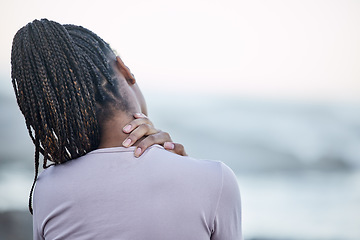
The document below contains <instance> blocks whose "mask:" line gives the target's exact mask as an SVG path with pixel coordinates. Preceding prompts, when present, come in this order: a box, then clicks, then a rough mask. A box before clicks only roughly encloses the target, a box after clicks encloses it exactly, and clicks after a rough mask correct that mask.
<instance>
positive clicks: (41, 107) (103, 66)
mask: <svg viewBox="0 0 360 240" xmlns="http://www.w3.org/2000/svg"><path fill="white" fill-rule="evenodd" d="M112 59H115V54H114V53H113V51H112V50H111V48H110V46H109V45H108V44H107V43H106V42H104V41H103V40H102V39H101V38H100V37H98V36H97V35H96V34H94V33H93V32H91V31H89V30H87V29H85V28H83V27H79V26H74V25H61V24H58V23H56V22H53V21H49V20H46V19H42V20H40V21H39V20H35V21H33V22H31V23H29V24H27V25H26V26H25V27H23V28H21V29H20V30H19V31H18V32H17V33H16V35H15V37H14V40H13V46H12V53H11V65H12V71H11V76H12V84H13V87H14V91H15V95H16V98H17V102H18V105H19V108H20V110H21V112H22V113H23V115H24V117H25V122H26V127H27V129H28V132H29V135H30V137H31V139H32V141H33V143H34V145H35V177H34V182H33V185H32V187H31V191H30V196H29V210H30V212H31V213H32V211H33V210H32V193H33V191H34V187H35V183H36V179H37V176H38V173H39V169H38V168H39V158H40V153H41V154H42V155H43V168H46V167H48V166H50V165H53V164H55V165H56V164H61V163H64V162H67V161H69V160H71V159H74V158H78V157H80V156H82V155H84V154H86V153H88V152H90V151H92V150H94V149H96V148H97V146H98V145H99V141H100V130H99V117H103V116H99V115H100V114H104V113H106V111H108V112H110V113H111V110H112V109H108V108H111V107H114V106H115V107H117V108H119V109H121V110H125V111H126V110H128V109H129V103H128V102H127V101H126V97H124V96H122V94H120V91H119V89H118V85H117V81H116V80H115V73H114V71H113V68H112V65H111V63H110V60H112ZM109 106H111V107H109ZM48 161H50V162H52V164H50V165H48V164H47V162H48Z"/></svg>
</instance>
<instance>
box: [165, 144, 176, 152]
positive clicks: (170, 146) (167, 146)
mask: <svg viewBox="0 0 360 240" xmlns="http://www.w3.org/2000/svg"><path fill="white" fill-rule="evenodd" d="M164 148H166V149H169V150H173V149H174V148H175V145H174V144H173V143H172V142H166V143H164Z"/></svg>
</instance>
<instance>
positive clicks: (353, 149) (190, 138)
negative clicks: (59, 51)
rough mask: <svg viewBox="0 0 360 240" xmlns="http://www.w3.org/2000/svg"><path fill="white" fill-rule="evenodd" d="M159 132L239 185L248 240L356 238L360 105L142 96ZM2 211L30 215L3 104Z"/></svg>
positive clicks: (13, 130) (27, 152)
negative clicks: (228, 171) (222, 167)
mask: <svg viewBox="0 0 360 240" xmlns="http://www.w3.org/2000/svg"><path fill="white" fill-rule="evenodd" d="M145 97H146V99H147V103H148V109H149V117H150V119H151V120H152V121H153V123H154V125H155V127H156V128H159V129H161V130H163V131H167V132H169V133H170V135H171V137H172V139H173V141H174V142H179V143H181V144H183V145H184V146H185V149H186V151H187V153H188V154H189V155H190V156H192V157H196V158H200V159H212V160H220V161H223V162H224V163H226V164H227V165H228V166H230V167H231V168H232V169H233V171H234V173H235V174H236V176H237V179H238V183H239V187H240V191H241V199H242V224H243V225H242V226H243V233H244V236H245V239H268V240H270V239H273V240H275V239H281V240H285V239H290V240H291V239H302V240H307V239H308V240H315V239H319V240H325V239H326V240H335V239H337V240H340V239H344V240H355V239H360V104H355V103H336V102H332V103H329V102H327V103H325V102H316V103H313V102H309V101H286V100H274V99H272V100H268V99H257V98H243V97H241V96H235V95H231V96H224V95H221V96H220V95H216V94H212V95H211V94H208V95H206V94H194V93H189V94H186V93H183V92H182V93H174V94H160V93H157V94H148V95H145ZM0 112H1V115H0V211H3V212H4V211H11V210H26V209H27V200H28V194H29V190H30V187H31V184H32V180H33V177H34V167H33V164H34V163H33V161H34V160H33V159H34V148H33V146H32V143H31V141H30V138H29V136H28V134H27V131H26V128H25V123H24V120H23V117H22V115H21V113H20V111H19V109H18V107H17V105H16V101H15V98H14V96H12V95H11V94H9V95H0Z"/></svg>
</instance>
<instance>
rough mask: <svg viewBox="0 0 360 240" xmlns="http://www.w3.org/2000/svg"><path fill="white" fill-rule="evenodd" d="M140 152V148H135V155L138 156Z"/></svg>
mask: <svg viewBox="0 0 360 240" xmlns="http://www.w3.org/2000/svg"><path fill="white" fill-rule="evenodd" d="M140 153H141V148H137V149H136V151H135V157H139V156H140Z"/></svg>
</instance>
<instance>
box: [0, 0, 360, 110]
mask: <svg viewBox="0 0 360 240" xmlns="http://www.w3.org/2000/svg"><path fill="white" fill-rule="evenodd" d="M0 6H1V7H0V30H1V38H0V93H1V94H8V93H10V94H12V89H11V84H10V77H9V76H10V53H11V41H12V38H13V36H14V34H15V33H16V31H17V30H18V29H19V28H21V27H22V26H24V25H26V24H27V23H28V22H30V21H32V20H34V19H40V18H48V19H51V20H55V21H58V22H60V23H63V24H65V23H72V24H76V25H82V26H84V27H86V28H88V29H90V30H92V31H94V32H95V33H97V34H98V35H99V36H101V37H102V38H103V39H105V40H106V41H107V42H109V43H110V44H111V46H112V47H113V48H115V49H116V50H117V52H118V53H119V54H120V56H121V57H122V58H123V60H124V62H125V63H126V64H127V65H128V66H129V67H130V69H131V70H132V72H133V73H134V74H135V77H136V79H137V81H138V83H139V85H140V86H141V87H142V88H143V90H145V92H167V93H181V92H182V91H183V92H192V93H205V94H218V95H219V96H220V95H234V96H239V97H251V98H265V99H266V98H272V99H289V100H305V101H332V102H333V101H335V102H343V101H345V102H356V103H360V67H359V64H360V44H359V43H360V14H359V12H360V1H358V0H301V1H300V0H299V1H297V0H222V1H220V0H218V1H215V0H182V1H166V0H155V1H145V0H132V1H123V0H116V1H106V0H103V1H96V2H95V1H90V0H87V1H85V0H77V1H75V0H71V1H70V0H62V1H49V0H32V1H25V0H5V1H2V2H1V4H0Z"/></svg>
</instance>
